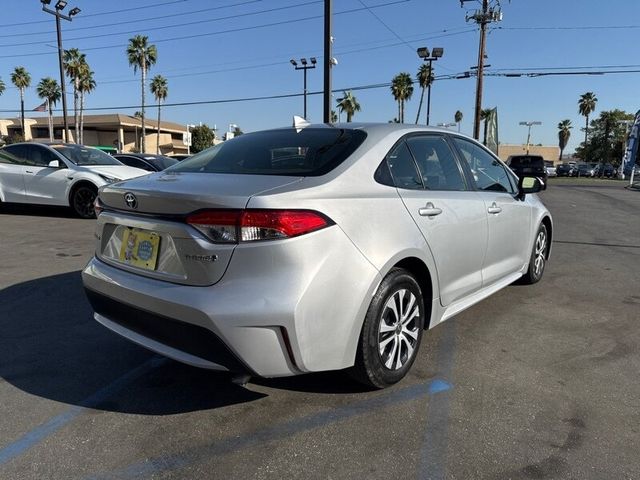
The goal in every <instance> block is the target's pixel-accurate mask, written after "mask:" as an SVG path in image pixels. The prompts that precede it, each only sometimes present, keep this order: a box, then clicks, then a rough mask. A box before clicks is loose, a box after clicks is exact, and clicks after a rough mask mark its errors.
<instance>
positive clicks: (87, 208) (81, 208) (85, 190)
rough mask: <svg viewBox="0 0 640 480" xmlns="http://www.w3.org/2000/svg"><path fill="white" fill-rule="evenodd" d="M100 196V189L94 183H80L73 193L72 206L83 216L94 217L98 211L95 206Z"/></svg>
mask: <svg viewBox="0 0 640 480" xmlns="http://www.w3.org/2000/svg"><path fill="white" fill-rule="evenodd" d="M97 196H98V189H97V188H96V187H94V186H93V185H88V184H87V185H80V186H79V187H76V188H75V189H74V191H73V193H72V194H71V208H73V211H74V212H76V214H77V215H78V216H79V217H81V218H94V217H95V216H96V212H95V210H94V208H93V202H95V200H96V197H97Z"/></svg>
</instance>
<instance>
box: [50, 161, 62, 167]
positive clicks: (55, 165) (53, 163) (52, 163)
mask: <svg viewBox="0 0 640 480" xmlns="http://www.w3.org/2000/svg"><path fill="white" fill-rule="evenodd" d="M48 166H49V168H60V160H51V161H50V162H49V165H48Z"/></svg>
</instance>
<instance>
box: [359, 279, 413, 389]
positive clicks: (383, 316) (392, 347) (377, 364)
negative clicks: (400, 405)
mask: <svg viewBox="0 0 640 480" xmlns="http://www.w3.org/2000/svg"><path fill="white" fill-rule="evenodd" d="M390 305H393V307H395V312H396V313H395V314H394V309H393V307H392V306H390ZM398 307H400V310H401V311H400V312H398V311H397V310H398ZM403 310H405V311H404V312H403ZM383 322H384V325H382V323H383ZM424 325H425V309H424V300H423V297H422V291H421V290H420V286H419V285H418V282H417V281H416V279H415V278H414V277H413V275H411V274H410V273H409V272H407V271H406V270H403V269H401V268H394V269H392V270H391V271H390V272H389V274H388V275H387V276H386V277H384V279H383V280H382V282H381V283H380V286H379V287H378V291H377V292H376V294H375V295H374V297H373V299H372V300H371V305H369V310H367V316H366V317H365V320H364V325H363V326H362V332H361V333H360V340H359V342H358V352H357V354H356V362H355V365H354V367H353V368H352V369H351V371H350V373H351V376H352V377H353V378H355V379H356V380H357V381H358V382H360V383H363V384H365V385H367V386H370V387H374V388H385V387H388V386H390V385H393V384H394V383H396V382H398V381H400V380H401V379H402V378H403V377H404V376H405V375H406V374H407V372H408V371H409V369H410V368H411V365H413V362H414V360H415V358H416V356H417V354H418V349H419V348H420V341H421V340H422V332H423V330H424ZM382 330H385V331H382Z"/></svg>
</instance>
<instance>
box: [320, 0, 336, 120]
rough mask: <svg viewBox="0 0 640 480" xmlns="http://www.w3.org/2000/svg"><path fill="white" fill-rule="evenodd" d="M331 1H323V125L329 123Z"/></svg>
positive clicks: (331, 40)
mask: <svg viewBox="0 0 640 480" xmlns="http://www.w3.org/2000/svg"><path fill="white" fill-rule="evenodd" d="M332 16H333V0H324V58H323V62H324V95H323V102H322V103H323V105H324V108H323V110H324V112H323V117H322V121H323V122H324V123H330V122H331V67H333V62H334V60H333V55H332V52H331V47H332V45H331V44H332V42H333V38H332V35H333V33H332V28H333V19H332Z"/></svg>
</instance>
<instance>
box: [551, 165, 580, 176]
mask: <svg viewBox="0 0 640 480" xmlns="http://www.w3.org/2000/svg"><path fill="white" fill-rule="evenodd" d="M575 169H576V166H575V165H573V164H571V163H561V164H560V165H558V167H557V168H556V174H557V175H558V177H571V176H573V172H574V171H575Z"/></svg>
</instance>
